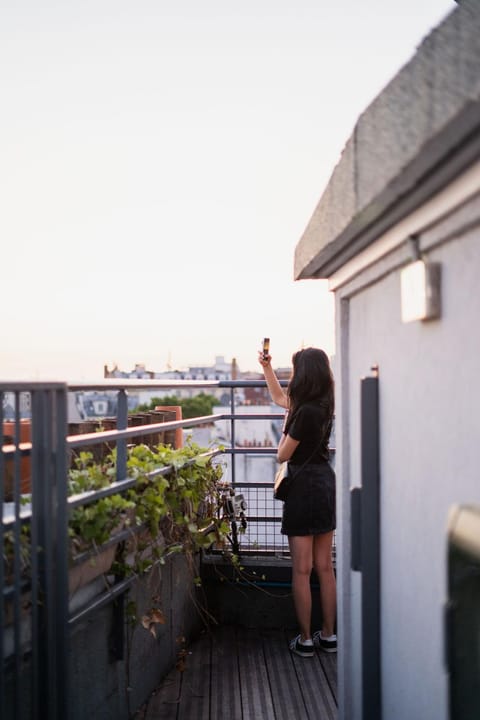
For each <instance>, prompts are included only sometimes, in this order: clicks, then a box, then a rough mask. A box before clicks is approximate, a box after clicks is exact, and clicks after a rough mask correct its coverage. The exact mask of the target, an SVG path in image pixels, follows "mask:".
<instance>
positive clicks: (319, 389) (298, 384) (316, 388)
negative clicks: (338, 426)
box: [287, 347, 335, 426]
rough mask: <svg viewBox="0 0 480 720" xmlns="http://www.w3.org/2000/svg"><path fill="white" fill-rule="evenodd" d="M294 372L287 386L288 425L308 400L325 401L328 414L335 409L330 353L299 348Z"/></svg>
mask: <svg viewBox="0 0 480 720" xmlns="http://www.w3.org/2000/svg"><path fill="white" fill-rule="evenodd" d="M292 363H293V374H292V378H291V380H290V382H289V384H288V387H287V395H288V399H289V413H288V420H287V426H288V424H289V421H290V420H291V419H292V417H293V415H294V413H295V411H296V409H297V408H298V407H299V406H300V405H302V404H303V403H306V402H318V403H322V404H323V403H325V404H326V409H327V415H328V417H329V418H332V417H333V413H334V409H335V401H334V380H333V374H332V369H331V367H330V361H329V359H328V355H327V354H326V353H325V352H324V351H323V350H320V349H319V348H313V347H309V348H305V349H304V350H299V351H298V352H296V353H295V354H294V355H293V357H292Z"/></svg>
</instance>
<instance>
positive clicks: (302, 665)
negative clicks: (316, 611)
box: [136, 626, 337, 720]
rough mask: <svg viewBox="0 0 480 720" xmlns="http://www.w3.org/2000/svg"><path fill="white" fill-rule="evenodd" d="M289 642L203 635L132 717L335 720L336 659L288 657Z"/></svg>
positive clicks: (270, 634)
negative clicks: (179, 664)
mask: <svg viewBox="0 0 480 720" xmlns="http://www.w3.org/2000/svg"><path fill="white" fill-rule="evenodd" d="M290 636H291V633H288V634H286V633H285V631H283V630H265V631H262V632H259V631H258V630H246V629H244V628H239V627H232V626H222V627H219V628H216V629H214V630H212V631H211V632H209V633H204V634H203V635H202V636H201V637H200V639H199V640H197V641H196V642H195V643H194V644H193V645H191V646H190V647H189V648H188V654H187V656H186V663H185V669H184V670H183V671H182V672H180V671H179V670H178V669H175V670H173V671H172V672H171V673H170V674H169V675H168V676H167V677H166V678H165V680H164V681H163V682H162V684H161V685H160V687H159V688H158V689H157V690H156V692H155V693H154V694H153V695H152V696H151V698H150V700H149V702H148V703H147V705H146V706H145V707H144V708H143V709H142V711H141V712H140V713H139V714H137V716H136V719H137V720H141V719H142V720H200V719H201V720H224V718H231V720H296V719H297V718H298V719H300V718H301V719H302V720H303V719H304V718H305V719H306V720H335V718H336V717H337V657H336V655H335V654H327V653H322V652H320V651H316V655H315V657H314V658H301V657H298V656H296V655H293V654H292V653H290V651H289V650H288V640H289V639H290Z"/></svg>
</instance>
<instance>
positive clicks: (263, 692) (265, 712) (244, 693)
mask: <svg viewBox="0 0 480 720" xmlns="http://www.w3.org/2000/svg"><path fill="white" fill-rule="evenodd" d="M237 649H238V664H239V672H240V689H241V699H242V713H243V714H242V720H259V718H261V719H262V720H275V711H274V709H273V701H272V695H271V692H270V684H269V682H268V673H267V668H266V666H265V657H264V654H263V640H262V637H261V636H260V632H259V631H258V630H247V629H243V628H238V630H237Z"/></svg>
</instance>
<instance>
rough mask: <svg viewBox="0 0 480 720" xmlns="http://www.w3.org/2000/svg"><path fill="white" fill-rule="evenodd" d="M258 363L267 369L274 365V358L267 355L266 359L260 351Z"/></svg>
mask: <svg viewBox="0 0 480 720" xmlns="http://www.w3.org/2000/svg"><path fill="white" fill-rule="evenodd" d="M258 362H259V363H260V365H261V366H262V367H263V368H266V367H268V366H269V365H271V364H272V356H271V355H267V357H266V358H265V357H264V356H263V352H262V350H259V351H258Z"/></svg>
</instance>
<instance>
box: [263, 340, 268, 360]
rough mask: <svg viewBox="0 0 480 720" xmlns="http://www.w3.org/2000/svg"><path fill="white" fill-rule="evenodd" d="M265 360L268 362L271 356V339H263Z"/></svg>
mask: <svg viewBox="0 0 480 720" xmlns="http://www.w3.org/2000/svg"><path fill="white" fill-rule="evenodd" d="M262 350H263V359H264V360H267V359H268V356H269V355H270V338H263V346H262Z"/></svg>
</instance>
